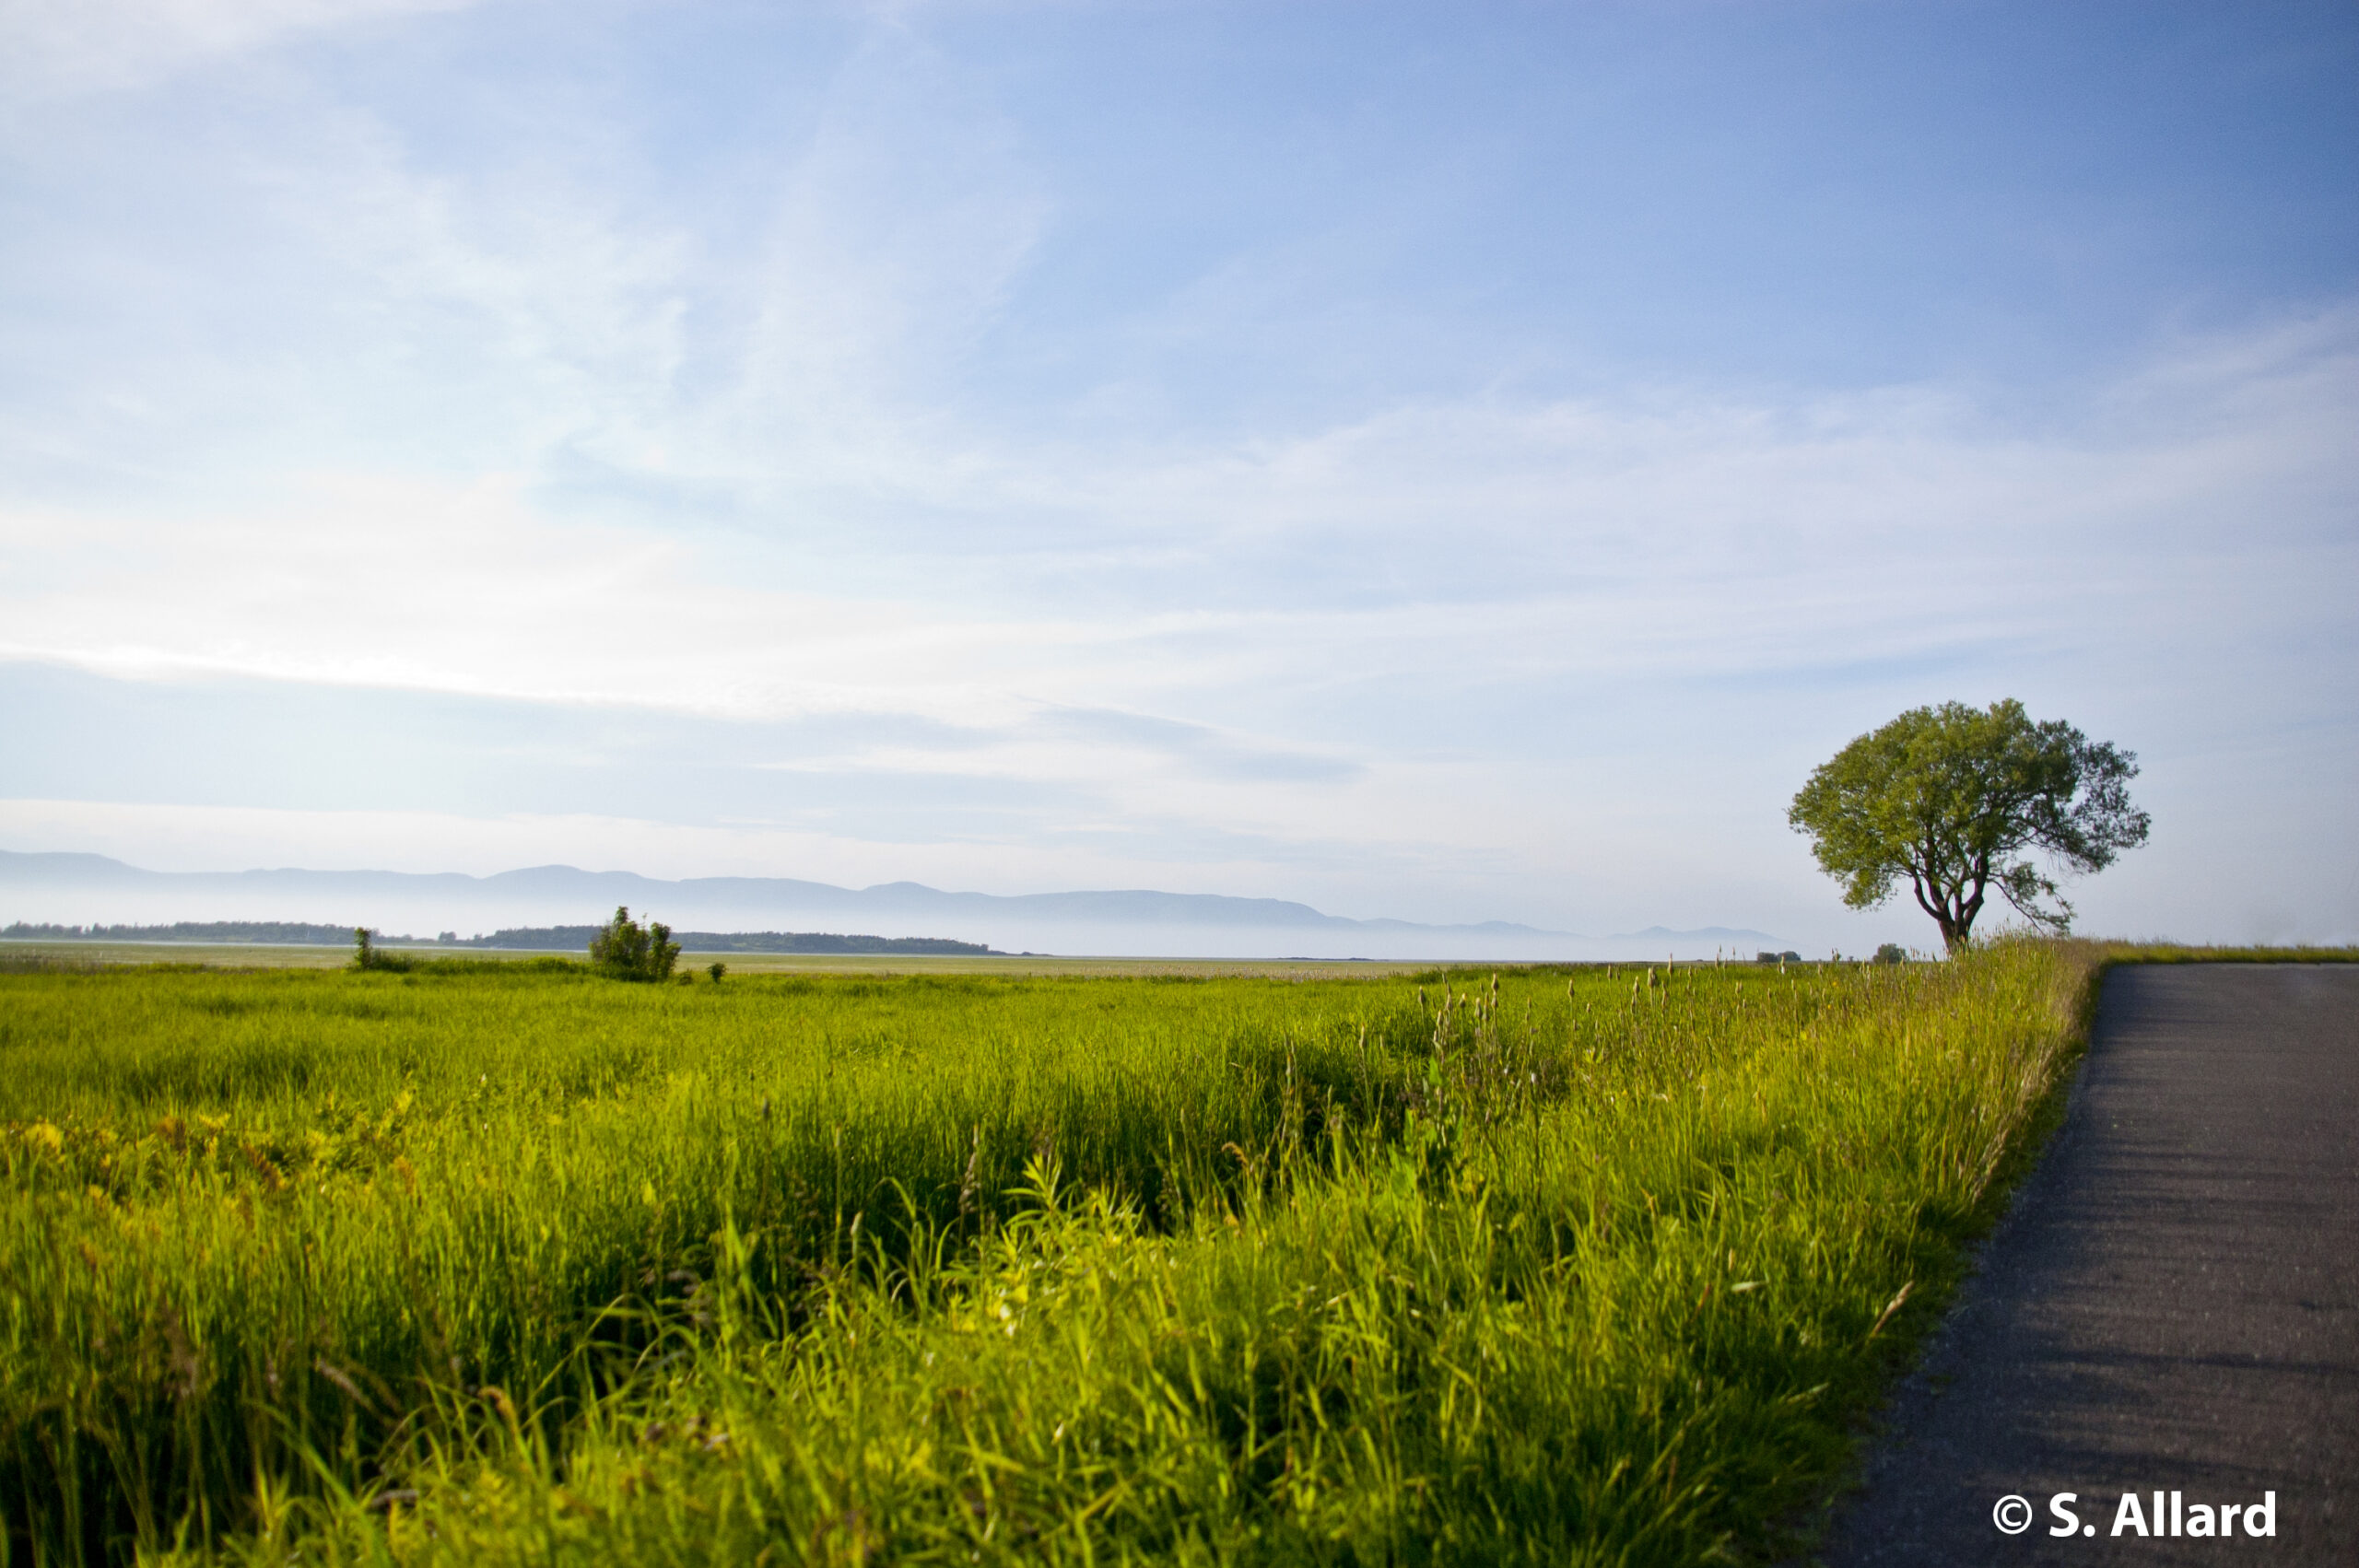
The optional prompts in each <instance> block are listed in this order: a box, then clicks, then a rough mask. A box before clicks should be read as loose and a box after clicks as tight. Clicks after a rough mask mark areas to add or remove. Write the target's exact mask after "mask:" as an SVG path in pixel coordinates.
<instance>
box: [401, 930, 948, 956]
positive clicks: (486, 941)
mask: <svg viewBox="0 0 2359 1568" xmlns="http://www.w3.org/2000/svg"><path fill="white" fill-rule="evenodd" d="M604 930H606V928H605V927H604V926H518V927H512V928H511V929H509V930H498V931H494V932H492V933H491V934H490V935H489V936H475V937H461V938H457V939H453V940H446V941H445V942H444V943H443V945H445V946H450V947H502V948H538V949H545V950H547V951H550V952H565V951H571V950H578V949H581V948H585V947H587V946H589V945H590V943H591V942H592V941H593V940H594V939H595V938H596V937H597V936H598V934H599V933H600V932H601V931H604ZM672 941H673V942H676V943H677V944H679V946H680V947H681V948H682V949H683V950H685V951H687V952H689V953H903V954H909V953H968V954H987V953H990V952H992V951H993V950H992V948H990V947H987V946H985V945H984V944H983V943H981V942H953V941H951V940H950V939H949V938H947V937H938V936H838V935H836V934H834V933H833V932H830V931H674V932H672Z"/></svg>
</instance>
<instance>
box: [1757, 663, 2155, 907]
mask: <svg viewBox="0 0 2359 1568" xmlns="http://www.w3.org/2000/svg"><path fill="white" fill-rule="evenodd" d="M2137 777H2138V756H2137V754H2136V753H2134V752H2125V751H2120V750H2118V749H2117V748H2116V747H2115V746H2113V745H2112V744H2111V743H2108V742H2092V741H2091V740H2090V739H2089V738H2088V737H2087V736H2086V735H2083V734H2082V733H2081V731H2078V730H2076V729H2074V728H2072V726H2071V725H2070V724H2067V723H2065V722H2063V721H2062V720H2049V721H2048V722H2047V723H2045V724H2035V723H2033V722H2032V721H2031V720H2030V718H2029V717H2028V716H2027V715H2025V712H2024V705H2023V704H2022V703H2020V702H2017V701H2015V700H2014V699H2013V698H2012V697H2011V698H2009V699H2007V700H2006V701H2004V702H1994V703H1992V704H1991V705H1990V707H1989V709H1988V710H1987V711H1985V710H1983V709H1979V708H1969V707H1968V706H1966V704H1965V703H1962V702H1945V703H1943V704H1942V706H1941V707H1939V708H1911V709H1909V711H1907V713H1904V714H1902V715H1901V716H1900V717H1899V718H1897V719H1895V720H1893V721H1892V722H1891V723H1889V724H1886V725H1885V726H1884V728H1882V729H1880V730H1877V731H1874V732H1872V733H1871V734H1866V735H1862V736H1860V738H1859V739H1858V740H1856V741H1853V742H1852V743H1850V744H1849V745H1848V746H1845V747H1844V748H1843V749H1842V750H1841V751H1839V752H1837V753H1836V754H1835V755H1834V757H1833V758H1832V759H1831V760H1829V761H1827V762H1825V763H1822V764H1821V765H1820V766H1819V767H1818V769H1817V770H1816V771H1815V772H1813V774H1812V775H1811V776H1810V782H1809V783H1807V784H1805V785H1803V786H1802V792H1801V793H1799V794H1797V795H1796V796H1795V797H1794V803H1793V805H1792V807H1791V808H1790V810H1789V811H1788V812H1787V813H1786V820H1787V821H1788V822H1789V823H1791V824H1792V825H1793V826H1794V828H1795V830H1796V831H1798V832H1802V833H1806V834H1808V835H1810V837H1811V848H1812V850H1813V853H1815V854H1816V855H1817V857H1818V863H1819V866H1820V868H1821V869H1823V870H1824V871H1825V872H1826V874H1827V875H1829V876H1831V877H1835V878H1837V880H1839V881H1840V882H1841V883H1843V902H1844V903H1846V904H1848V905H1849V906H1850V907H1852V908H1854V909H1869V908H1873V907H1875V906H1876V905H1879V904H1881V903H1883V902H1884V900H1885V899H1887V898H1889V897H1891V896H1892V893H1893V888H1894V885H1895V883H1898V882H1899V881H1900V880H1901V879H1902V878H1904V877H1905V878H1907V881H1908V883H1909V886H1910V887H1911V888H1913V889H1914V890H1915V892H1916V895H1917V903H1918V907H1920V908H1922V909H1923V910H1924V911H1925V913H1927V914H1928V915H1931V916H1932V917H1933V923H1934V924H1936V925H1938V926H1940V927H1941V928H1942V944H1943V945H1944V946H1945V947H1947V948H1948V949H1949V951H1950V952H1952V953H1955V952H1957V951H1958V950H1959V949H1960V948H1962V947H1964V946H1965V945H1966V942H1967V940H1968V938H1969V935H1970V933H1971V932H1972V931H1973V930H1974V919H1975V917H1976V916H1978V915H1979V914H1981V913H1982V901H1983V897H1984V895H1985V894H1986V892H1987V891H1988V890H1989V889H1990V888H1992V887H1996V888H1997V889H1998V890H1999V893H2000V895H2001V896H2003V897H2004V898H2005V899H2006V900H2007V902H2008V903H2009V904H2011V905H2013V906H2014V907H2015V910H2016V912H2017V913H2019V914H2021V915H2022V916H2023V918H2024V919H2026V920H2029V921H2030V922H2031V923H2032V924H2033V925H2034V926H2036V927H2038V928H2039V929H2041V930H2051V931H2064V930H2070V929H2071V921H2072V907H2071V905H2070V904H2067V903H2066V902H2065V901H2064V900H2063V899H2062V898H2060V897H2059V896H2058V895H2057V887H2056V880H2055V878H2054V877H2052V876H2049V875H2047V874H2045V873H2044V872H2042V871H2041V870H2040V869H2039V867H2038V866H2036V865H2035V864H2034V863H2033V862H2032V861H2031V860H2026V859H2025V858H2024V856H2025V853H2026V852H2042V853H2045V854H2046V855H2048V857H2049V858H2050V859H2051V860H2054V861H2055V862H2056V864H2058V865H2059V866H2060V867H2062V868H2063V869H2064V870H2065V871H2067V872H2080V873H2085V872H2095V871H2102V870H2104V869H2105V868H2106V867H2107V866H2109V865H2111V864H2112V863H2113V860H2114V857H2115V856H2116V855H2118V853H2120V852H2121V851H2122V850H2124V849H2130V848H2136V847H2137V846H2138V845H2141V844H2143V843H2144V842H2145V841H2146V829H2147V825H2148V818H2147V815H2146V813H2144V812H2142V811H2140V810H2138V809H2137V808H2136V807H2135V806H2132V805H2131V804H2130V790H2129V783H2130V779H2132V778H2137ZM2050 900H2052V901H2053V907H2049V905H2048V902H2046V901H2050Z"/></svg>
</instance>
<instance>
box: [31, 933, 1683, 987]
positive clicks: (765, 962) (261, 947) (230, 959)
mask: <svg viewBox="0 0 2359 1568" xmlns="http://www.w3.org/2000/svg"><path fill="white" fill-rule="evenodd" d="M385 951H386V952H388V953H392V954H402V955H404V956H408V957H416V958H420V959H434V958H446V957H450V956H452V954H453V953H454V951H455V952H456V953H457V954H458V955H459V956H461V957H463V958H464V959H466V960H468V961H482V962H488V963H504V964H516V963H528V962H530V961H531V960H533V959H535V958H543V957H549V956H569V957H579V956H580V954H579V952H578V950H577V951H574V952H571V953H568V954H544V953H535V952H526V951H521V950H519V951H504V950H500V949H491V948H465V949H458V950H453V949H452V948H447V947H437V946H433V945H431V944H419V945H417V946H415V947H411V946H405V945H399V944H396V945H393V946H390V947H387V948H386V949H385ZM715 959H720V960H721V961H722V962H723V963H725V964H727V965H728V966H729V972H730V973H731V974H733V975H871V976H885V975H997V976H1036V975H1040V976H1051V975H1102V976H1122V975H1133V976H1135V975H1187V976H1193V977H1199V978H1206V979H1212V978H1218V977H1223V976H1263V977H1277V978H1281V979H1297V978H1313V977H1315V978H1320V979H1340V978H1344V977H1363V976H1371V975H1390V976H1401V975H1414V974H1419V973H1422V972H1424V971H1426V970H1429V969H1431V968H1433V967H1434V965H1433V964H1432V962H1431V961H1429V960H1419V961H1414V962H1413V961H1406V960H1402V961H1395V960H1390V959H1365V958H1351V959H1343V958H1128V957H1111V958H1109V957H1090V956H1086V955H1068V954H1047V953H1039V954H1032V953H1027V954H1014V953H1004V954H1002V953H994V954H964V953H919V954H905V953H897V954H870V953H703V952H698V951H694V950H691V951H688V952H685V953H683V954H681V955H680V966H681V968H683V969H686V970H690V971H696V972H699V973H700V972H701V971H702V970H703V969H704V966H705V965H708V964H710V963H711V962H712V961H713V960H715ZM351 961H352V949H351V947H350V946H349V945H338V946H334V947H328V946H307V945H302V944H299V943H295V942H5V943H0V967H6V966H8V965H15V966H17V967H21V968H38V967H41V966H56V967H64V968H75V967H90V966H94V965H157V964H195V965H204V966H205V967H207V968H228V969H341V968H343V967H345V966H346V965H348V964H350V963H351ZM1581 966H1582V967H1602V965H1581ZM1617 967H1620V968H1624V969H1626V968H1628V967H1629V965H1617ZM1640 967H1644V965H1640Z"/></svg>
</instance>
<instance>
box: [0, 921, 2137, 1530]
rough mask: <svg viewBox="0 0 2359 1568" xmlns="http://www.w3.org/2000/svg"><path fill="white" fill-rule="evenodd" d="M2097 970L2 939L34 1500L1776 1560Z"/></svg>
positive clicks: (19, 1520) (273, 1514)
mask: <svg viewBox="0 0 2359 1568" xmlns="http://www.w3.org/2000/svg"><path fill="white" fill-rule="evenodd" d="M2092 962H2093V959H2092V958H2091V956H2090V955H2089V954H2085V953H2083V952H2082V951H2081V950H2075V949H2069V948H2060V947H2056V946H2051V945H2025V946H2019V947H2010V948H2005V949H2002V950H1999V951H1995V952H1991V953H1989V954H1978V955H1977V956H1976V957H1974V958H1972V959H1971V960H1969V961H1967V962H1964V963H1960V964H1955V965H1908V966H1903V967H1898V968H1892V967H1883V968H1876V967H1850V966H1845V967H1837V968H1825V967H1812V968H1807V969H1798V970H1797V971H1796V972H1794V973H1792V974H1790V975H1785V976H1780V975H1778V974H1776V973H1774V972H1768V971H1763V970H1759V969H1756V968H1754V967H1752V966H1745V967H1743V968H1742V969H1738V968H1731V969H1728V970H1711V969H1701V970H1698V969H1686V970H1681V971H1679V972H1678V974H1677V975H1676V977H1667V976H1666V975H1663V974H1660V973H1651V972H1646V971H1633V970H1630V969H1628V968H1624V969H1622V970H1621V971H1619V972H1618V973H1614V974H1612V975H1608V974H1605V973H1602V972H1596V971H1586V972H1583V973H1581V974H1580V975H1579V976H1574V977H1568V976H1567V975H1566V974H1564V973H1561V972H1554V973H1552V972H1545V971H1527V972H1516V973H1509V974H1507V975H1505V976H1502V977H1489V976H1480V977H1478V976H1472V975H1463V974H1461V975H1451V976H1444V975H1435V976H1428V977H1422V984H1420V983H1418V982H1416V981H1411V980H1389V979H1388V980H1371V981H1333V982H1323V983H1309V984H1292V985H1289V984H1286V983H1284V982H1274V981H1262V980H1241V979H1228V980H1217V981H1170V980H1155V981H1149V980H1117V979H1089V980H1018V981H999V980H990V979H980V978H957V979H927V978H911V979H903V980H897V981H875V980H829V979H812V978H777V979H768V978H765V979H759V980H743V981H741V980H737V979H732V980H730V981H729V982H727V983H726V984H722V985H698V986H696V987H693V988H690V987H664V988H640V987H623V986H614V985H606V984H601V983H598V982H596V981H593V980H589V979H586V978H583V977H581V975H580V974H579V973H578V972H546V971H544V972H528V971H523V970H507V971H497V972H486V973H469V972H458V973H452V974H448V975H418V974H412V975H407V976H393V975H376V974H369V975H353V974H343V975H338V974H321V973H317V972H308V973H307V972H283V973H276V974H270V973H265V974H249V975H221V974H205V973H145V974H141V973H129V974H126V973H122V972H116V973H108V974H93V975H81V974H38V975H22V976H13V977H6V979H5V980H0V988H5V994H6V1009H5V1012H0V1062H5V1063H6V1067H7V1071H6V1073H5V1074H0V1121H6V1123H7V1129H6V1134H5V1136H0V1162H5V1186H0V1270H5V1277H6V1280H7V1281H8V1283H7V1286H6V1313H7V1317H6V1325H5V1336H6V1341H5V1348H6V1359H5V1363H0V1365H4V1367H5V1369H4V1370H0V1508H5V1509H6V1532H7V1539H8V1541H9V1544H10V1548H11V1550H12V1552H13V1553H14V1554H16V1555H18V1556H30V1557H32V1558H34V1559H36V1560H42V1561H50V1560H54V1561H77V1560H78V1561H95V1560H100V1559H102V1558H121V1557H124V1556H127V1555H128V1554H129V1553H130V1552H131V1551H133V1550H139V1551H142V1552H147V1553H156V1552H163V1551H168V1550H171V1549H172V1548H174V1547H175V1546H176V1545H177V1546H178V1547H180V1548H181V1549H182V1550H187V1551H189V1552H192V1553H194V1554H196V1555H200V1556H222V1557H229V1558H242V1557H247V1556H252V1557H253V1558H255V1559H256V1560H257V1561H259V1560H261V1559H264V1558H267V1559H268V1560H269V1561H272V1562H284V1561H287V1560H288V1554H289V1552H290V1551H292V1552H294V1553H295V1554H296V1555H297V1556H298V1557H299V1558H303V1559H318V1560H322V1561H340V1560H343V1559H346V1558H351V1559H355V1560H359V1559H369V1560H371V1561H381V1560H382V1558H383V1556H384V1555H385V1554H388V1553H390V1554H391V1555H392V1556H393V1558H395V1559H396V1560H401V1561H409V1560H418V1561H426V1560H434V1561H450V1562H478V1561H481V1562H501V1561H508V1560H511V1559H512V1560H517V1561H522V1560H526V1559H531V1560H534V1561H548V1560H565V1561H581V1562H611V1561H632V1562H640V1561H649V1562H667V1561H678V1562H691V1561H693V1562H711V1561H732V1560H736V1561H760V1560H767V1561H769V1562H786V1561H821V1562H825V1561H847V1562H857V1561H872V1560H873V1561H886V1560H889V1561H912V1562H924V1561H936V1560H939V1561H944V1562H976V1561H1009V1562H1013V1561H1017V1560H1021V1561H1026V1562H1033V1561H1049V1562H1055V1561H1064V1560H1068V1559H1069V1560H1072V1561H1074V1562H1096V1561H1124V1560H1144V1559H1149V1558H1152V1559H1155V1560H1156V1561H1169V1560H1178V1561H1203V1562H1295V1561H1333V1562H1696V1561H1701V1560H1706V1559H1708V1558H1711V1557H1714V1556H1720V1557H1730V1558H1735V1557H1743V1556H1747V1555H1755V1554H1759V1553H1763V1552H1768V1551H1774V1550H1778V1549H1779V1547H1780V1546H1781V1545H1782V1544H1784V1543H1785V1541H1786V1540H1787V1539H1788V1537H1787V1530H1788V1528H1789V1527H1790V1526H1791V1524H1792V1523H1793V1522H1794V1521H1795V1520H1796V1519H1798V1518H1799V1517H1800V1516H1801V1512H1800V1511H1802V1510H1803V1509H1805V1508H1806V1507H1807V1506H1808V1504H1810V1503H1811V1502H1812V1501H1813V1499H1814V1498H1815V1497H1817V1496H1819V1495H1820V1494H1821V1492H1823V1490H1824V1488H1825V1485H1826V1483H1827V1481H1828V1480H1829V1478H1830V1477H1831V1476H1832V1475H1834V1474H1835V1473H1836V1470H1837V1468H1838V1467H1839V1465H1840V1463H1841V1461H1842V1457H1843V1456H1844V1454H1845V1452H1846V1449H1847V1444H1848V1432H1849V1429H1850V1428H1849V1423H1850V1422H1851V1421H1852V1420H1853V1419H1854V1418H1855V1417H1856V1414H1857V1412H1858V1411H1859V1410H1860V1408H1861V1406H1862V1404H1863V1403H1864V1402H1866V1401H1868V1400H1871V1399H1872V1398H1874V1396H1875V1394H1876V1391H1877V1390H1878V1389H1879V1388H1880V1387H1882V1384H1883V1381H1884V1377H1885V1376H1886V1375H1887V1373H1888V1371H1889V1369H1890V1367H1891V1365H1892V1364H1893V1361H1894V1358H1895V1356H1897V1355H1899V1354H1900V1353H1902V1352H1904V1351H1905V1348H1906V1345H1907V1341H1908V1340H1909V1337H1910V1336H1911V1335H1912V1334H1913V1333H1914V1332H1915V1330H1916V1328H1917V1326H1918V1325H1919V1323H1920V1322H1921V1321H1922V1318H1923V1316H1924V1315H1925V1314H1926V1313H1928V1312H1930V1311H1931V1309H1932V1308H1933V1306H1934V1305H1936V1304H1937V1303H1938V1302H1939V1300H1940V1298H1941V1297H1942V1294H1943V1293H1944V1292H1945V1291H1946V1290H1947V1288H1948V1286H1949V1284H1950V1282H1951V1281H1952V1280H1953V1279H1954V1275H1955V1272H1956V1270H1957V1269H1958V1268H1959V1267H1960V1259H1961V1257H1962V1247H1963V1244H1964V1243H1965V1242H1966V1240H1967V1239H1968V1238H1970V1236H1971V1235H1973V1234H1974V1233H1975V1231H1976V1230H1977V1228H1978V1226H1979V1225H1981V1224H1982V1223H1985V1222H1986V1221H1987V1219H1988V1218H1989V1213H1990V1211H1991V1208H1992V1204H1993V1202H1994V1194H1995V1192H1996V1190H1997V1188H1998V1187H1999V1186H2000V1185H2001V1184H2002V1181H2003V1176H2004V1173H2005V1171H2006V1169H2007V1165H2008V1162H2009V1160H2010V1159H2011V1158H2016V1157H2020V1154H2021V1152H2022V1150H2023V1149H2024V1148H2025V1144H2026V1132H2027V1129H2029V1127H2030V1126H2031V1124H2032V1121H2033V1118H2034V1117H2036V1113H2037V1111H2038V1108H2039V1106H2041V1105H2042V1103H2043V1100H2044V1098H2045V1097H2046V1096H2047V1095H2048V1094H2049V1091H2050V1090H2051V1088H2052V1087H2053V1085H2054V1084H2055V1083H2056V1082H2057V1081H2058V1077H2059V1072H2060V1067H2061V1065H2062V1064H2063V1062H2064V1061H2065V1060H2066V1059H2068V1057H2069V1054H2070V1051H2071V1048H2072V1046H2073V1044H2074V1043H2075V1042H2076V1040H2077V1039H2078V1037H2079V1029H2080V1026H2081V1023H2082V1020H2083V1016H2084V1014H2083V1009H2084V1005H2085V999H2086V995H2087V977H2088V973H2089V969H2090V965H2091V963H2092ZM765 1554H767V1557H766V1558H765Z"/></svg>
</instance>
